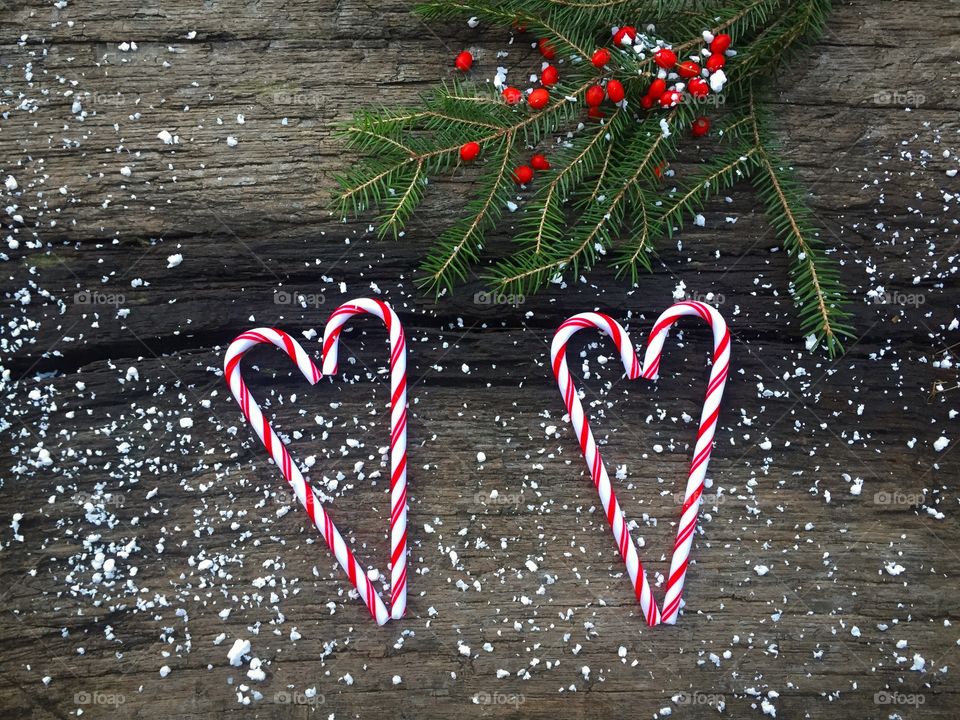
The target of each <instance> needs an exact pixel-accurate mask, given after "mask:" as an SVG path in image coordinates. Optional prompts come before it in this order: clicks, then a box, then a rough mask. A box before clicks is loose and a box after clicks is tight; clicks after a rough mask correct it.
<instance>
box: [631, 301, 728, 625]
mask: <svg viewBox="0 0 960 720" xmlns="http://www.w3.org/2000/svg"><path fill="white" fill-rule="evenodd" d="M687 315H694V316H696V317H699V318H701V319H702V320H703V321H704V322H706V323H707V324H708V325H709V326H710V328H711V330H713V365H712V367H711V368H710V381H709V383H708V384H707V392H706V397H705V398H704V401H703V411H702V412H701V413H700V427H699V429H698V430H697V441H696V445H695V447H694V451H693V460H691V462H690V473H689V476H688V478H687V489H686V491H685V493H684V498H683V508H682V510H681V511H680V524H679V526H678V527H677V539H676V541H675V542H674V546H673V559H672V560H671V561H670V575H669V576H668V578H667V589H666V594H665V596H664V598H663V611H662V622H663V623H665V624H667V625H674V624H676V622H677V614H678V613H679V611H680V600H681V596H682V594H683V582H684V579H685V577H686V574H687V566H688V564H689V561H690V547H691V545H693V533H694V530H696V527H697V517H698V513H699V512H700V498H701V496H702V495H703V481H704V478H705V477H706V474H707V465H708V464H709V462H710V452H711V451H712V449H713V436H714V433H715V431H716V429H717V418H718V416H719V415H720V400H721V399H722V398H723V389H724V386H725V385H726V382H727V374H728V372H729V369H730V330H729V329H728V328H727V323H726V322H725V321H724V319H723V317H722V316H721V315H720V313H719V312H717V311H716V310H715V309H714V308H712V307H710V306H709V305H705V304H704V303H701V302H680V303H677V304H676V305H674V306H673V307H671V308H669V309H667V310H666V311H665V312H664V313H663V314H662V315H660V317H659V318H658V319H657V322H656V324H655V325H654V326H653V330H651V331H650V338H649V340H648V341H647V351H646V353H645V354H644V357H643V373H642V377H643V378H645V379H647V380H656V379H657V376H658V374H659V371H660V359H661V356H662V352H663V343H664V342H665V341H666V339H667V334H668V332H669V331H670V328H671V326H673V324H674V323H675V322H677V321H678V320H680V318H682V317H685V316H687Z"/></svg>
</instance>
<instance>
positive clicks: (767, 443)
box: [760, 438, 773, 450]
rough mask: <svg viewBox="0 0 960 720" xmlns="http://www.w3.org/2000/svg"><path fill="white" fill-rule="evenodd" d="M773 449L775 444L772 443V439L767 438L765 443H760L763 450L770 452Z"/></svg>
mask: <svg viewBox="0 0 960 720" xmlns="http://www.w3.org/2000/svg"><path fill="white" fill-rule="evenodd" d="M772 447H773V443H772V442H770V438H765V439H764V441H763V442H762V443H760V449H761V450H769V449H770V448H772Z"/></svg>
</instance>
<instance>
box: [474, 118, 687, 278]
mask: <svg viewBox="0 0 960 720" xmlns="http://www.w3.org/2000/svg"><path fill="white" fill-rule="evenodd" d="M670 117H671V118H672V117H673V114H671V116H670ZM669 122H670V120H668V123H669ZM666 138H667V135H666V134H665V133H663V132H662V131H661V130H660V128H659V126H658V127H656V129H655V130H651V129H649V127H648V128H647V129H646V131H645V132H637V133H635V135H634V142H630V143H626V146H627V147H626V151H625V152H624V158H622V159H623V160H624V161H626V158H630V159H631V160H632V159H635V158H636V157H638V156H639V157H640V161H639V162H638V163H636V165H635V166H629V165H628V167H629V168H630V172H629V174H627V175H625V176H624V174H623V173H618V175H617V177H615V178H611V180H610V184H611V186H613V187H618V188H619V190H617V191H616V193H615V194H614V195H613V197H612V199H611V200H610V202H609V203H606V202H605V203H601V202H599V198H598V201H596V202H593V203H591V204H590V205H589V207H587V209H586V210H585V211H584V212H583V214H582V215H581V218H580V223H579V224H578V226H577V227H576V228H574V230H573V232H572V233H571V236H570V238H567V239H564V240H562V241H560V242H557V243H556V244H555V245H554V247H553V248H551V251H550V252H549V253H548V254H545V253H532V252H529V251H527V252H521V253H517V254H516V255H515V256H513V257H512V258H508V259H506V260H503V261H501V262H500V263H499V264H498V265H497V266H496V268H494V271H493V273H492V275H491V280H492V282H493V283H494V284H495V285H496V287H497V288H498V289H499V290H501V291H503V292H517V293H521V294H527V293H529V292H531V291H534V290H537V289H538V288H539V287H540V286H542V285H544V284H545V283H546V282H548V281H549V280H550V278H551V277H552V276H553V275H555V274H557V273H558V272H561V271H564V270H566V269H568V268H569V269H571V270H572V272H573V273H574V274H575V273H576V272H577V269H578V268H579V267H580V266H581V265H583V266H586V267H589V266H590V265H592V264H593V261H594V259H595V257H596V254H597V251H598V250H597V247H598V246H599V247H600V248H605V247H609V245H610V244H611V242H612V237H613V234H614V233H615V232H617V230H618V229H619V227H620V226H621V225H622V223H623V220H624V218H625V209H624V200H625V199H626V198H628V197H633V198H635V199H636V200H637V205H638V206H639V205H645V204H646V203H647V202H649V201H648V199H647V198H645V197H643V195H642V190H641V189H640V188H639V181H640V179H641V178H642V176H643V174H644V173H645V172H647V171H648V170H649V168H650V166H651V163H652V161H653V160H654V159H656V158H658V155H657V150H658V148H659V147H660V145H661V143H663V142H664V141H665V140H666ZM622 165H623V163H618V166H622Z"/></svg>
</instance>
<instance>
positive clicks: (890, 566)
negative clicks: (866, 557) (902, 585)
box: [883, 562, 906, 577]
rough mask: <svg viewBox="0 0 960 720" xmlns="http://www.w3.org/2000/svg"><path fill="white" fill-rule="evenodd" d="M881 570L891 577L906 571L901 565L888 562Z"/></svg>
mask: <svg viewBox="0 0 960 720" xmlns="http://www.w3.org/2000/svg"><path fill="white" fill-rule="evenodd" d="M883 569H884V570H886V571H887V574H888V575H893V576H894V577H896V576H897V575H899V574H900V573H902V572H903V571H904V570H906V568H905V567H904V566H903V565H901V564H899V563H895V562H888V563H887V564H886V565H884V566H883Z"/></svg>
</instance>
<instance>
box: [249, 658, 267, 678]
mask: <svg viewBox="0 0 960 720" xmlns="http://www.w3.org/2000/svg"><path fill="white" fill-rule="evenodd" d="M261 664H262V663H261V661H260V658H253V660H251V661H250V669H249V670H247V677H248V678H250V679H251V680H254V681H256V682H261V681H263V680H266V679H267V674H266V673H265V672H264V671H263V670H261V669H260V665H261Z"/></svg>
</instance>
